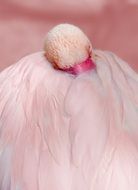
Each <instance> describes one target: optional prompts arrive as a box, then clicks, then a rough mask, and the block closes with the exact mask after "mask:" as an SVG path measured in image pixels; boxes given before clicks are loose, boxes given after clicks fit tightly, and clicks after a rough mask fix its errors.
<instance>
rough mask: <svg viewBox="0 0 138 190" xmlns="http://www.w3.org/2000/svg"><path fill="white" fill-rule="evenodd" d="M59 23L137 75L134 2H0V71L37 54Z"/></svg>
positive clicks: (137, 31) (136, 3) (137, 22)
mask: <svg viewBox="0 0 138 190" xmlns="http://www.w3.org/2000/svg"><path fill="white" fill-rule="evenodd" d="M59 23H71V24H75V25H78V26H79V27H80V28H82V29H83V30H84V32H85V33H86V34H87V35H88V36H89V38H90V39H91V41H92V44H93V47H94V48H98V49H102V50H109V51H113V52H114V53H116V54H117V55H118V56H120V57H121V58H122V59H124V60H126V61H127V62H128V63H129V64H130V65H131V67H132V68H134V69H135V70H136V71H138V0H78V1H77V0H76V1H75V0H69V1H67V0H24V1H21V0H0V71H1V70H2V69H4V68H5V67H7V66H8V65H11V64H13V63H14V62H16V61H18V60H19V59H20V58H21V57H23V56H25V55H27V54H30V53H33V52H36V51H41V50H42V49H43V41H44V37H45V35H46V33H47V32H48V31H49V30H50V29H51V28H52V27H53V26H54V25H56V24H59Z"/></svg>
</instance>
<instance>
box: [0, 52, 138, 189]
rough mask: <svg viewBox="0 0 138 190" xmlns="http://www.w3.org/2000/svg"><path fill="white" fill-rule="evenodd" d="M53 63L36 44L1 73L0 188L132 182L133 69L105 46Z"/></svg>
mask: <svg viewBox="0 0 138 190" xmlns="http://www.w3.org/2000/svg"><path fill="white" fill-rule="evenodd" d="M93 54H94V57H95V64H96V69H94V70H91V71H88V72H85V73H83V74H80V75H78V76H74V75H71V74H67V73H65V72H62V71H59V70H55V69H54V68H53V67H52V65H51V64H50V63H49V62H48V60H47V59H46V58H45V56H44V52H38V53H35V54H32V55H29V56H27V57H25V58H23V59H21V60H20V61H19V62H18V63H16V64H14V65H12V66H10V67H9V68H7V69H6V70H4V71H3V72H1V74H0V189H1V190H47V189H48V190H55V189H56V190H107V189H109V190H116V189H117V190H130V189H133V190H137V189H138V180H137V179H138V166H137V162H138V149H137V145H138V142H137V138H138V134H137V133H138V126H137V125H138V75H137V74H136V73H135V72H134V71H133V70H132V69H131V68H130V67H129V66H128V65H127V63H125V62H124V61H122V60H121V59H120V58H118V57H117V56H116V55H114V54H113V53H110V52H104V51H100V50H93Z"/></svg>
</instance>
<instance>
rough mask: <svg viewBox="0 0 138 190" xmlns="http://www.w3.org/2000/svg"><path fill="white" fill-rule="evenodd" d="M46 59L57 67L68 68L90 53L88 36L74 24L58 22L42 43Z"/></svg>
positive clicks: (90, 47)
mask: <svg viewBox="0 0 138 190" xmlns="http://www.w3.org/2000/svg"><path fill="white" fill-rule="evenodd" d="M44 51H45V55H46V58H47V60H48V61H49V62H50V63H52V64H53V65H54V67H57V68H61V69H63V68H70V67H73V66H74V65H76V64H79V63H81V62H83V61H85V60H86V59H87V58H88V57H91V54H92V45H91V42H90V40H89V39H88V37H87V36H86V35H85V34H84V33H83V32H82V31H81V30H80V29H79V28H78V27H76V26H74V25H71V24H59V25H57V26H55V27H54V28H53V29H52V30H50V31H49V32H48V34H47V36H46V39H45V43H44Z"/></svg>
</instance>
